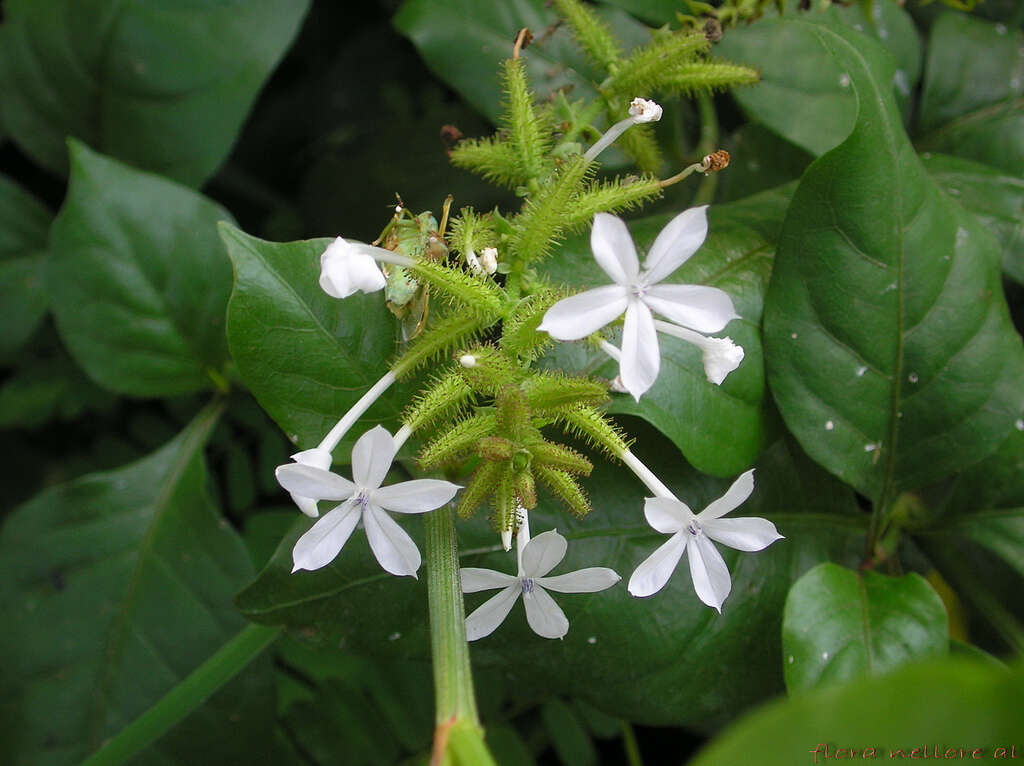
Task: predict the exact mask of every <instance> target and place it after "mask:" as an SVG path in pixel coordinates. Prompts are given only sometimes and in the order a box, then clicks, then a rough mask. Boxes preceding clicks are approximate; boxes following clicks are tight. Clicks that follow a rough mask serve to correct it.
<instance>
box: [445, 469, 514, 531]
mask: <svg viewBox="0 0 1024 766" xmlns="http://www.w3.org/2000/svg"><path fill="white" fill-rule="evenodd" d="M507 468H508V466H507V465H506V464H505V463H499V462H495V463H492V462H490V461H488V460H484V461H482V462H481V463H480V465H479V466H477V469H476V471H474V472H473V476H472V477H471V478H470V480H469V482H468V483H467V484H466V486H465V488H463V490H462V492H460V493H459V504H458V505H457V506H455V512H456V513H457V514H458V515H459V518H460V519H468V518H469V517H470V516H472V515H473V514H474V513H475V512H476V509H477V508H479V507H480V506H481V504H483V502H484V501H485V500H486V499H487V498H489V497H490V496H491V495H493V494H494V493H495V492H496V491H497V489H498V483H499V482H500V481H501V478H502V476H504V475H505V473H506V469H507Z"/></svg>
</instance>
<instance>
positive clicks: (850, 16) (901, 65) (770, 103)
mask: <svg viewBox="0 0 1024 766" xmlns="http://www.w3.org/2000/svg"><path fill="white" fill-rule="evenodd" d="M870 7H871V8H872V12H871V15H870V16H867V15H865V12H864V8H865V5H864V4H861V3H855V4H852V5H851V6H850V7H848V8H843V9H839V8H837V7H835V6H833V8H832V9H830V10H829V11H828V12H826V13H817V12H809V13H804V14H800V15H799V16H798V17H797V19H794V18H793V17H792V16H787V17H786V18H784V19H766V20H763V21H759V22H758V23H756V24H751V25H749V26H746V27H738V28H734V29H729V30H728V31H727V32H726V34H725V37H723V39H722V41H721V42H720V43H719V44H718V45H717V46H716V48H715V51H716V53H717V54H718V55H722V56H725V57H726V58H728V59H730V60H732V61H736V62H737V63H740V64H746V65H747V66H752V67H755V68H757V69H759V70H760V71H761V82H760V84H759V85H758V86H757V87H755V88H742V89H739V90H737V91H736V92H735V96H736V100H737V101H739V103H740V106H742V107H743V109H744V110H745V111H746V112H747V114H749V115H750V117H751V118H752V119H754V120H756V121H757V122H761V123H764V124H765V125H766V126H767V127H769V128H771V129H772V130H774V131H775V132H776V133H778V134H779V135H780V136H782V137H783V138H785V139H787V140H788V141H791V142H792V143H794V144H796V145H797V146H800V147H803V148H804V149H806V150H807V151H809V152H811V154H815V155H819V154H823V153H824V152H827V151H828V150H829V149H831V148H833V147H834V146H835V145H836V144H838V143H839V142H840V141H842V140H843V139H844V138H846V136H847V135H849V133H850V129H851V128H852V127H853V123H854V121H855V119H856V117H857V98H856V96H855V95H854V93H853V89H852V87H851V80H850V75H851V73H850V72H849V71H848V70H847V68H846V67H845V66H843V64H842V63H841V62H839V61H837V60H836V59H835V57H834V56H833V55H831V53H830V51H829V49H828V47H827V46H825V45H823V44H822V43H821V42H820V41H819V39H817V38H816V37H815V36H814V35H810V34H808V32H807V27H806V24H805V22H803V21H800V20H799V19H806V20H808V21H813V22H815V23H818V24H821V25H822V26H824V27H827V28H828V29H832V30H835V31H837V32H838V31H840V30H843V29H845V30H856V31H857V32H862V33H863V35H864V36H863V37H860V36H858V37H857V38H856V39H857V40H858V41H864V42H865V43H867V39H866V38H868V37H871V38H874V39H876V40H880V41H882V43H883V44H884V45H885V46H886V47H887V48H888V49H889V51H890V53H892V55H893V58H894V59H895V61H896V69H895V71H893V72H891V73H890V75H889V78H890V80H889V82H890V83H891V85H892V87H893V88H894V89H895V90H896V92H897V94H898V97H899V99H900V101H901V103H902V104H903V105H906V103H907V98H908V97H909V95H910V93H911V91H912V90H913V88H914V85H915V84H916V83H917V80H918V77H919V76H920V72H921V62H920V58H921V41H920V40H919V39H918V36H917V31H916V30H915V29H914V25H913V22H912V21H911V19H910V17H909V16H908V15H907V12H906V11H905V10H903V9H902V8H901V7H900V6H899V5H897V4H896V3H895V2H893V0H877V1H876V2H873V3H871V5H870ZM856 44H857V45H858V46H859V45H860V43H859V42H858V43H856Z"/></svg>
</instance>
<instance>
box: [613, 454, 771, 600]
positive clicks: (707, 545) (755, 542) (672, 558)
mask: <svg viewBox="0 0 1024 766" xmlns="http://www.w3.org/2000/svg"><path fill="white" fill-rule="evenodd" d="M753 491H754V470H753V469H751V470H749V471H747V472H746V473H744V474H743V475H741V476H740V477H739V478H738V479H736V481H735V482H733V485H732V486H731V487H729V489H728V490H727V491H726V493H725V494H724V495H722V497H720V498H719V499H718V500H715V501H714V502H712V503H711V504H710V505H709V506H708V507H707V508H705V509H704V510H703V511H701V512H700V513H698V514H696V515H694V513H693V511H691V510H690V509H689V507H688V506H687V505H686V503H683V502H681V501H679V500H676V499H675V498H668V497H649V498H647V500H646V502H645V503H644V516H646V517H647V523H648V524H650V525H651V526H652V527H654V528H655V529H656V530H658V531H659V532H663V533H665V534H671V535H672V537H670V538H669V539H668V541H667V542H666V543H664V544H663V545H662V546H661V547H660V548H658V549H657V550H656V551H654V553H652V554H651V555H650V556H648V557H647V559H645V560H644V562H643V563H642V564H640V566H638V567H637V568H636V571H635V572H633V576H632V577H630V578H629V592H630V593H631V594H632V595H634V596H650V595H652V594H654V593H657V592H658V591H659V590H661V589H662V588H663V587H665V583H666V582H668V578H669V577H670V576H671V575H672V572H674V571H675V568H676V565H677V564H678V563H679V559H680V558H681V557H682V555H683V551H686V554H687V557H688V558H689V560H690V576H691V577H692V578H693V588H694V590H696V591H697V597H698V598H699V599H700V600H701V601H703V602H704V603H705V604H707V605H708V606H712V607H714V608H715V609H717V610H718V611H719V612H721V611H722V604H723V603H724V601H725V599H726V597H727V596H728V595H729V591H730V590H731V589H732V579H731V578H730V577H729V570H728V569H727V568H726V566H725V561H723V560H722V555H721V554H720V553H719V552H718V549H717V548H715V545H714V543H712V542H711V541H712V540H716V541H717V542H720V543H722V544H723V545H727V546H729V547H730V548H735V549H736V550H738V551H759V550H762V549H763V548H767V547H768V546H769V545H771V544H772V543H773V542H775V541H776V540H781V539H782V535H780V534H779V532H778V530H776V529H775V525H774V524H772V522H770V521H768V520H767V519H758V518H743V519H723V518H721V517H722V516H724V515H725V514H727V513H729V511H731V510H733V509H734V508H736V507H738V506H739V505H740V504H741V503H743V501H745V500H746V499H747V498H748V497H750V493H751V492H753Z"/></svg>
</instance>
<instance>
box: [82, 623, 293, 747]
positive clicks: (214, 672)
mask: <svg viewBox="0 0 1024 766" xmlns="http://www.w3.org/2000/svg"><path fill="white" fill-rule="evenodd" d="M280 633H281V629H280V628H276V627H275V628H268V627H265V626H263V625H249V626H247V627H245V628H243V629H242V630H241V631H239V633H238V634H237V635H236V636H235V637H234V638H232V639H231V640H230V641H228V642H227V643H226V644H224V646H222V647H221V648H220V649H218V650H217V652H216V654H214V655H213V656H212V657H210V658H209V659H208V660H206V662H204V663H203V664H202V665H200V666H199V667H198V668H196V669H195V670H193V671H192V672H191V673H189V674H188V675H187V676H185V678H183V679H182V680H181V681H180V682H179V683H178V684H177V685H176V686H175V687H174V688H173V689H171V690H170V691H169V692H167V694H165V695H164V696H163V697H162V698H161V699H160V700H159V701H158V702H157V703H156V704H155V705H153V707H151V708H150V709H149V710H147V711H146V712H145V713H143V714H142V715H140V716H139V717H138V718H136V719H135V720H134V721H132V722H131V723H130V724H128V725H127V726H126V727H125V728H123V729H122V730H121V731H120V732H119V733H118V734H117V736H115V737H114V738H113V739H111V740H110V741H108V742H107V743H106V744H105V745H103V747H101V748H100V749H99V750H98V751H97V752H95V753H93V754H92V755H91V756H89V757H88V758H87V759H85V761H83V762H82V766H117V764H121V763H124V762H125V761H127V760H128V759H129V758H131V757H132V756H133V755H135V754H136V753H138V752H139V751H140V750H142V749H143V748H145V747H146V746H147V745H150V744H151V743H153V742H154V741H156V740H157V739H158V738H159V737H161V736H162V735H163V734H165V733H166V732H167V731H168V730H169V729H170V728H171V727H173V726H174V725H175V724H176V723H178V722H179V721H181V720H182V719H183V718H185V716H187V715H188V714H189V713H191V712H192V711H193V710H195V709H196V708H198V707H199V706H200V705H202V704H203V703H204V702H205V701H206V699H207V698H208V697H209V696H210V695H211V694H213V693H214V692H215V691H217V690H218V689H220V687H222V686H223V685H224V684H226V683H227V682H228V681H230V680H231V679H232V678H234V677H235V676H236V675H237V674H238V673H239V672H240V671H241V670H242V669H243V668H244V667H245V666H246V665H248V664H249V663H250V662H252V661H253V660H254V659H255V658H256V657H257V656H258V655H259V654H260V653H261V652H262V651H263V650H264V649H266V648H267V647H268V646H270V644H271V643H273V641H274V640H275V639H276V638H277V637H278V635H280Z"/></svg>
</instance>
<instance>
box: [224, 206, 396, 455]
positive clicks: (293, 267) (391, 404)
mask: <svg viewBox="0 0 1024 766" xmlns="http://www.w3.org/2000/svg"><path fill="white" fill-rule="evenodd" d="M221 238H222V239H223V241H224V246H225V247H226V248H227V251H228V255H230V256H231V261H232V263H233V264H234V267H235V287H234V291H233V292H232V293H231V301H230V302H229V304H228V327H227V333H228V343H229V345H230V347H231V355H232V358H233V359H234V361H235V364H236V365H237V366H238V374H239V375H240V376H241V378H242V380H243V381H244V382H245V384H246V385H247V386H249V389H250V390H251V391H252V393H253V395H254V396H255V397H256V400H257V401H258V402H259V403H260V406H262V407H263V409H265V410H266V411H267V413H268V414H269V415H270V416H271V417H272V418H273V419H274V420H275V421H276V422H277V424H278V425H279V426H280V427H281V428H282V429H283V430H284V432H285V433H286V434H287V435H288V438H289V439H290V440H291V441H292V442H293V443H295V444H298V445H299V446H301V447H302V448H303V449H307V448H310V447H314V446H316V445H317V444H318V443H319V442H320V440H321V439H322V438H323V437H324V435H325V434H326V433H327V432H328V431H329V430H330V429H331V428H332V427H333V426H334V424H335V423H336V422H337V421H338V420H339V419H340V418H341V416H342V415H344V414H345V412H346V411H348V409H349V408H350V407H351V406H352V405H353V404H355V402H356V401H357V400H358V399H359V397H361V396H362V395H363V394H364V393H365V392H366V390H367V389H368V388H370V386H372V385H373V384H374V383H376V382H377V380H379V379H380V377H381V376H382V375H383V374H384V373H385V372H387V371H388V368H389V362H390V360H391V359H392V358H393V357H394V356H395V352H396V351H397V346H396V320H395V318H394V316H393V315H392V314H391V313H390V312H389V311H388V310H387V308H386V307H385V305H384V297H383V293H374V294H371V295H363V294H361V293H359V294H356V295H352V296H350V297H348V298H346V299H345V300H338V299H337V298H332V297H331V296H329V295H327V294H326V293H325V292H324V291H323V290H321V289H320V284H319V281H318V280H319V275H320V254H321V253H322V252H323V251H324V249H325V248H326V247H327V245H328V244H329V243H330V240H327V239H311V240H304V241H301V242H287V243H278V242H265V241H263V240H261V239H256V238H255V237H250V236H249V235H248V234H245V233H244V232H242V231H240V230H238V229H236V228H234V227H233V226H228V225H224V226H222V227H221ZM411 394H412V391H411V390H410V389H409V387H408V386H403V385H398V386H396V387H395V388H393V389H392V390H391V391H390V392H389V394H388V395H385V396H382V397H381V398H380V399H379V400H378V401H377V403H376V404H375V405H374V406H373V407H371V408H370V410H369V411H368V412H367V414H366V417H365V419H364V420H363V421H362V422H363V425H364V426H367V427H368V426H369V425H371V424H373V423H376V422H381V421H387V420H393V419H394V418H396V417H397V415H398V414H399V413H400V412H401V410H402V407H403V406H404V405H405V404H406V403H408V402H409V401H410V400H411ZM362 430H365V429H364V428H362V427H361V426H356V427H355V428H354V429H353V433H354V434H355V435H358V433H360V432H361V431H362Z"/></svg>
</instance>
